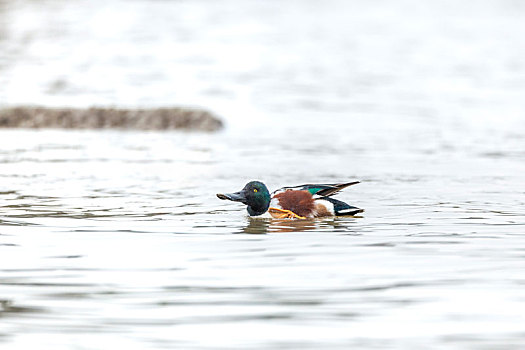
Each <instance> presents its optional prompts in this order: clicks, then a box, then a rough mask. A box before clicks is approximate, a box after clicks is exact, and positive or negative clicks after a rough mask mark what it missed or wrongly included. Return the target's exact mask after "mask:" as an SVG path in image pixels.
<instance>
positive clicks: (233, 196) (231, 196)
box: [217, 191, 246, 203]
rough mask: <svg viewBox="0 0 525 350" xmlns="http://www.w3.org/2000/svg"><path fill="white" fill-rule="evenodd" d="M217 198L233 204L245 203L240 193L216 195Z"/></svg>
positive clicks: (244, 198) (243, 196)
mask: <svg viewBox="0 0 525 350" xmlns="http://www.w3.org/2000/svg"><path fill="white" fill-rule="evenodd" d="M217 197H219V198H220V199H227V200H230V201H234V202H242V203H244V202H245V201H246V196H245V195H244V193H243V192H242V191H240V192H235V193H224V194H222V193H217Z"/></svg>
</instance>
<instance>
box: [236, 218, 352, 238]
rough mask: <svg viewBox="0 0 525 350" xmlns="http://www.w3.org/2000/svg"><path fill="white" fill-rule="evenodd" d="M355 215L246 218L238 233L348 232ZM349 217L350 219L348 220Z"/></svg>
mask: <svg viewBox="0 0 525 350" xmlns="http://www.w3.org/2000/svg"><path fill="white" fill-rule="evenodd" d="M355 218H357V217H355V216H354V217H345V219H340V218H330V219H323V220H320V219H304V220H297V219H253V218H248V221H247V224H246V226H244V227H243V228H242V229H241V231H240V233H249V234H266V233H272V232H303V231H324V232H329V231H332V232H343V231H344V232H348V231H350V230H352V229H351V228H350V227H349V226H350V224H353V223H355V221H354V220H352V219H355ZM349 219H350V220H349Z"/></svg>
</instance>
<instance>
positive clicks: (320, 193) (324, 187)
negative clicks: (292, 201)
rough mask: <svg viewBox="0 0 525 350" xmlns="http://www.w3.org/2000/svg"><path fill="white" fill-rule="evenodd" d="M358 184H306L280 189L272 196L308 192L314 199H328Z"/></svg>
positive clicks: (356, 182)
mask: <svg viewBox="0 0 525 350" xmlns="http://www.w3.org/2000/svg"><path fill="white" fill-rule="evenodd" d="M358 183H359V181H352V182H346V183H339V184H306V185H299V186H290V187H282V188H279V189H278V190H276V191H274V192H273V194H275V193H278V192H282V191H287V190H295V191H308V192H310V193H311V194H312V196H316V197H329V196H333V195H334V194H336V193H337V192H339V191H341V190H343V189H345V188H347V187H348V186H352V185H356V184H358Z"/></svg>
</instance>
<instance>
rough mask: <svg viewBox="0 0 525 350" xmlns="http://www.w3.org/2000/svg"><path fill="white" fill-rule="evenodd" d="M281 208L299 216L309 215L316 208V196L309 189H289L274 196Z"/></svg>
mask: <svg viewBox="0 0 525 350" xmlns="http://www.w3.org/2000/svg"><path fill="white" fill-rule="evenodd" d="M274 198H276V199H277V200H278V203H279V205H280V206H281V208H283V209H286V210H290V211H293V212H294V213H295V214H297V215H299V216H304V217H309V216H311V215H312V214H313V212H314V210H315V203H314V197H313V196H312V194H311V193H310V192H308V191H293V190H287V191H284V192H281V193H278V194H276V195H275V196H274Z"/></svg>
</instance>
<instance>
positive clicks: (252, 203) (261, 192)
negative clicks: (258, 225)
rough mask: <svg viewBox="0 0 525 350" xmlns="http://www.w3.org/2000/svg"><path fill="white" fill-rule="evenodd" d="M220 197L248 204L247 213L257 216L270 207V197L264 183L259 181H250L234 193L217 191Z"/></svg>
mask: <svg viewBox="0 0 525 350" xmlns="http://www.w3.org/2000/svg"><path fill="white" fill-rule="evenodd" d="M217 197H219V198H220V199H228V200H230V201H235V202H241V203H244V204H246V205H247V206H248V214H250V216H257V215H261V214H264V213H266V211H267V210H268V208H269V207H270V201H271V200H272V197H271V196H270V192H268V188H267V187H266V185H265V184H263V183H262V182H260V181H251V182H248V183H247V184H246V186H244V188H243V189H242V190H240V191H239V192H235V193H225V194H222V193H217Z"/></svg>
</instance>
